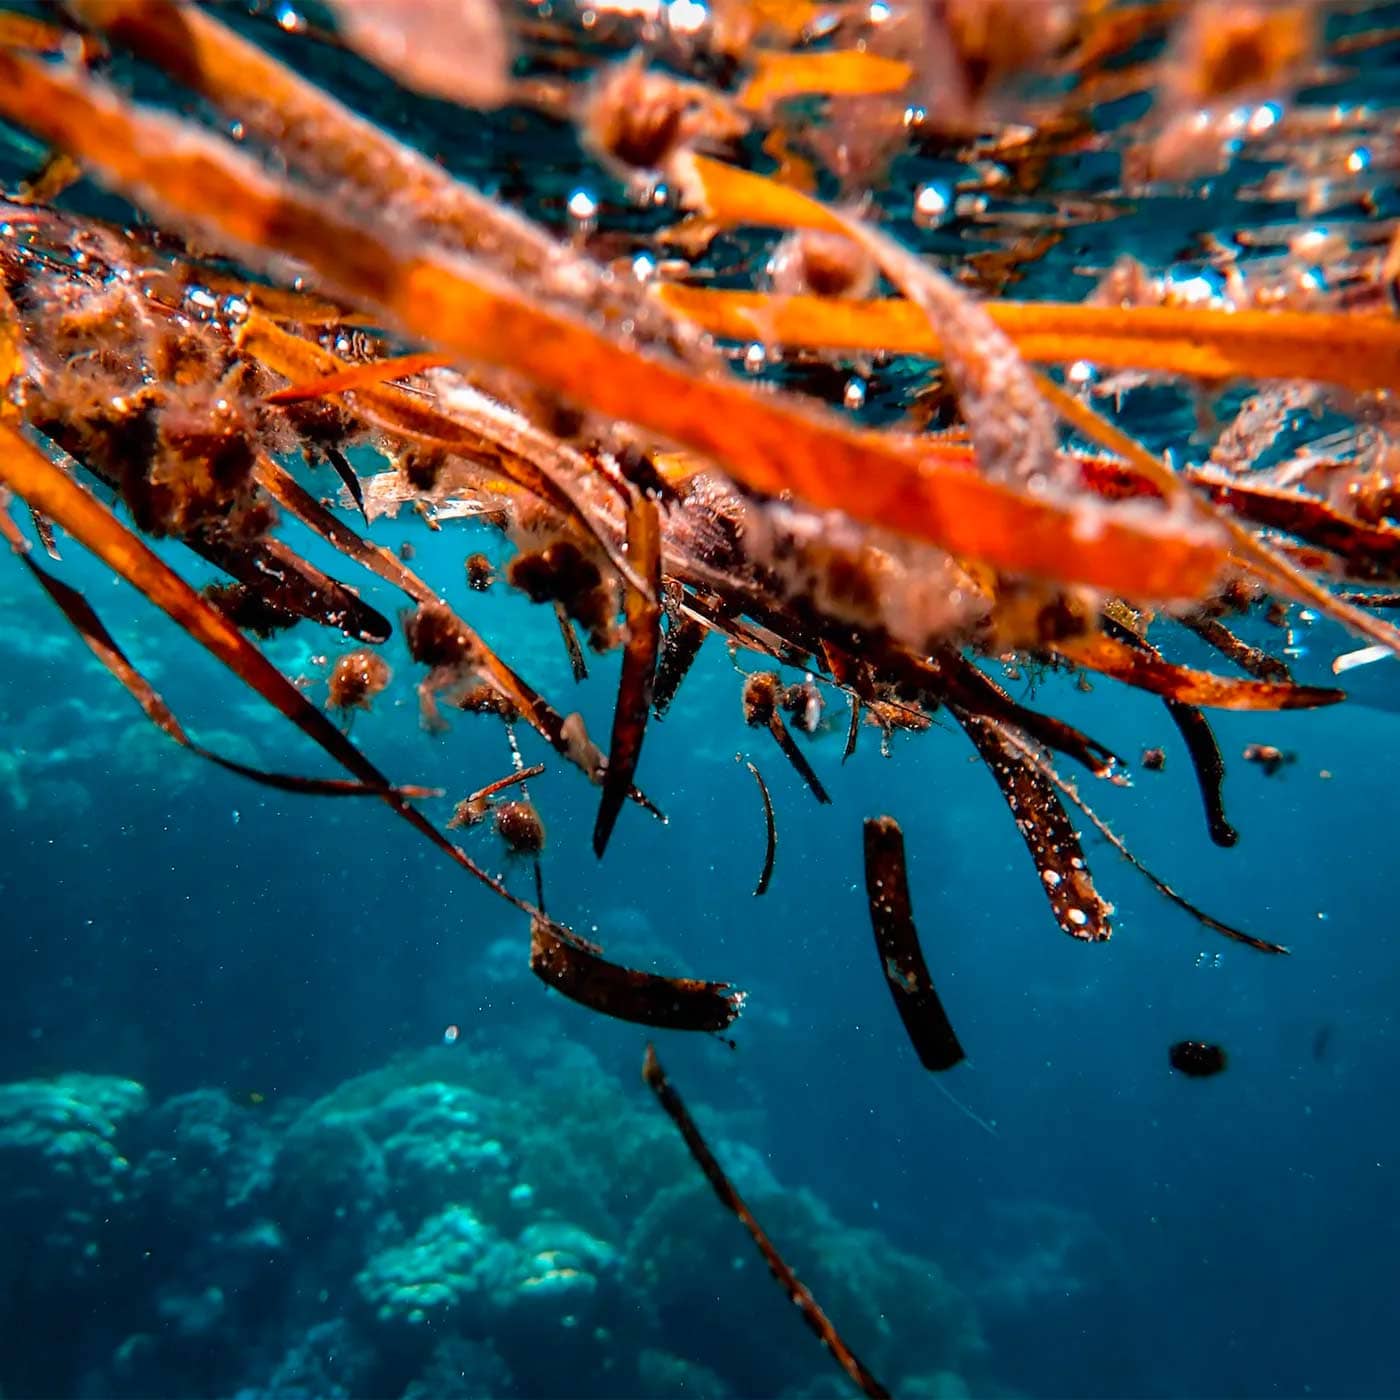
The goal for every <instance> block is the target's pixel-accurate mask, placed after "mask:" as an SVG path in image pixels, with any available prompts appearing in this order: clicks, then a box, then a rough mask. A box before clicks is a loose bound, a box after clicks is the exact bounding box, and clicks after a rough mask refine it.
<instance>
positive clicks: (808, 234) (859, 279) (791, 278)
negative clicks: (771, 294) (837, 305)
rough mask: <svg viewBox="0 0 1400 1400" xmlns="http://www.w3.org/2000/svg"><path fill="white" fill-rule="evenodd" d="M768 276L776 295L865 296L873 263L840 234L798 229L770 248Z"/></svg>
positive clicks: (872, 283) (872, 278)
mask: <svg viewBox="0 0 1400 1400" xmlns="http://www.w3.org/2000/svg"><path fill="white" fill-rule="evenodd" d="M768 277H769V280H770V281H771V282H772V284H773V290H774V291H775V292H777V293H778V294H779V295H780V296H798V295H802V294H804V293H811V294H812V295H814V296H820V297H853V298H854V297H867V296H869V295H870V293H871V292H872V291H873V290H874V287H875V264H874V263H873V262H872V261H871V259H870V255H869V254H868V253H866V252H865V251H864V249H862V248H860V247H859V246H858V245H857V244H855V243H853V242H852V241H851V240H850V239H849V238H847V237H845V236H844V235H843V234H839V233H826V232H823V231H821V230H819V229H799V230H797V231H796V232H793V233H790V234H788V235H787V236H786V237H785V238H784V239H783V240H782V242H780V243H779V244H778V246H777V247H776V248H775V249H774V250H773V255H772V257H771V258H770V259H769V261H768Z"/></svg>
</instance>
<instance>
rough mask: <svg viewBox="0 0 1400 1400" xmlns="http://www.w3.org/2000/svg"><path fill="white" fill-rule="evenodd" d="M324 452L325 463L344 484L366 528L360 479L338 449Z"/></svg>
mask: <svg viewBox="0 0 1400 1400" xmlns="http://www.w3.org/2000/svg"><path fill="white" fill-rule="evenodd" d="M324 451H325V454H326V461H328V462H329V463H330V464H331V466H332V467H334V468H335V474H336V475H337V476H338V477H339V478H340V479H341V481H343V482H344V483H345V489H346V490H347V491H348V492H349V493H350V497H351V499H352V500H353V501H354V502H355V506H356V508H357V509H358V510H359V512H360V519H361V520H363V521H364V522H365V525H366V527H368V525H369V516H368V514H367V513H366V512H365V492H364V488H363V487H362V486H361V485H360V478H359V477H358V476H356V474H355V468H354V467H352V466H351V465H350V463H349V461H348V460H347V459H346V456H345V454H344V453H343V452H342V451H341V450H340V448H338V447H327V448H325V449H324Z"/></svg>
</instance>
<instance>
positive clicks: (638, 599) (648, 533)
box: [593, 492, 661, 860]
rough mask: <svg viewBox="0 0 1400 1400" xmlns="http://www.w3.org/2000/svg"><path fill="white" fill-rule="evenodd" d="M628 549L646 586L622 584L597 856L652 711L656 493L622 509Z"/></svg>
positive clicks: (657, 625)
mask: <svg viewBox="0 0 1400 1400" xmlns="http://www.w3.org/2000/svg"><path fill="white" fill-rule="evenodd" d="M627 554H628V557H629V558H630V559H631V561H632V566H633V568H634V569H636V571H637V573H638V574H640V575H641V577H642V580H643V582H644V583H645V584H646V585H647V591H645V592H643V591H642V590H641V589H637V588H631V587H629V588H628V589H627V595H626V604H625V606H626V610H627V645H626V647H625V648H624V649H623V653H622V677H621V679H620V680H619V682H618V687H617V707H616V708H615V709H614V711H613V726H612V742H611V744H610V745H609V748H608V766H607V768H606V769H605V770H604V771H603V796H602V799H601V801H600V802H599V803H598V819H597V821H596V822H595V823H594V826H593V852H594V854H595V855H596V856H597V857H598V858H599V859H600V860H601V859H602V856H603V852H604V851H605V850H607V848H608V838H609V837H610V836H611V835H612V829H613V826H614V824H615V823H616V821H617V814H618V813H619V812H620V811H621V810H622V803H623V799H624V798H625V797H626V796H627V794H628V792H629V791H631V788H632V775H633V774H634V773H635V772H636V771H637V760H638V759H639V758H640V757H641V753H642V740H643V738H644V737H645V736H646V726H647V716H648V715H649V714H650V713H651V691H652V683H653V682H654V680H655V678H656V653H657V651H658V649H659V648H660V645H661V602H660V599H661V510H660V508H659V507H658V506H657V504H656V500H655V498H654V497H652V496H648V495H646V494H645V493H644V492H638V493H637V495H636V497H635V499H634V500H633V501H632V507H631V509H630V510H629V512H628V514H627Z"/></svg>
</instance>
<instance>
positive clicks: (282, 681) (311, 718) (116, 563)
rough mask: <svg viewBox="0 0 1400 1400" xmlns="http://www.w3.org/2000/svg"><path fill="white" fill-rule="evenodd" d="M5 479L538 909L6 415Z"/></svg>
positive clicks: (312, 735) (420, 824) (424, 828)
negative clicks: (432, 817)
mask: <svg viewBox="0 0 1400 1400" xmlns="http://www.w3.org/2000/svg"><path fill="white" fill-rule="evenodd" d="M0 483H4V484H5V485H8V486H9V487H10V488H11V489H12V490H13V491H14V493H15V494H16V495H17V496H19V497H20V498H21V499H22V500H24V502H25V503H26V504H27V505H29V506H30V507H31V508H32V509H37V510H39V511H42V512H43V514H45V515H47V516H49V517H50V518H51V519H52V520H53V521H55V522H56V523H57V524H59V525H61V526H62V527H63V528H64V529H65V530H67V531H68V533H69V534H70V535H72V536H73V538H74V539H76V540H77V541H78V542H79V543H80V544H82V545H84V546H86V547H87V548H88V549H90V550H91V551H92V552H93V553H94V554H95V555H96V556H97V557H98V558H99V559H101V560H102V562H103V563H104V564H106V565H107V567H108V568H110V569H111V570H112V571H113V572H114V573H116V574H118V575H120V576H121V577H122V578H124V579H125V580H126V581H127V582H128V583H130V584H131V585H132V587H134V588H135V589H137V590H138V592H140V593H141V594H142V595H144V596H145V597H146V598H147V599H149V600H150V601H151V602H152V603H154V604H155V605H156V607H158V608H159V609H160V610H161V611H162V612H164V613H165V614H166V615H167V616H168V617H170V618H171V619H172V620H173V621H174V622H176V623H178V624H179V626H180V627H182V628H183V629H184V630H185V631H186V632H187V633H189V635H190V636H191V637H192V638H193V639H194V640H195V641H196V642H198V643H199V644H200V645H201V646H202V647H204V648H205V650H207V651H209V652H210V653H211V654H212V655H213V656H215V657H216V658H217V659H218V660H219V661H221V662H222V663H223V664H224V665H225V666H227V667H228V668H229V670H231V671H232V672H233V673H234V675H236V676H237V677H238V678H239V680H241V681H242V682H243V683H244V684H245V685H247V686H248V687H250V688H251V689H252V690H255V691H256V692H257V693H258V694H259V695H261V696H262V698H263V699H264V700H266V701H267V702H268V704H270V705H271V706H272V707H273V708H274V709H275V710H277V712H278V713H279V714H281V715H283V716H284V717H285V718H286V719H289V720H290V721H291V722H292V723H293V724H295V725H296V726H297V728H298V729H300V730H301V731H302V733H304V734H305V735H306V736H307V737H308V738H309V739H311V740H313V741H314V742H315V743H317V744H319V745H320V747H321V748H323V749H324V750H325V751H326V752H327V753H328V754H329V755H330V756H331V757H332V758H334V759H335V760H336V762H337V763H339V764H340V765H341V766H342V767H343V768H345V769H347V770H348V771H349V772H350V773H352V774H354V776H355V777H356V778H358V779H359V780H360V781H361V782H363V783H364V784H366V785H367V786H370V787H374V788H377V789H382V793H381V794H380V795H382V796H383V798H384V800H385V801H386V802H388V804H389V805H390V806H391V807H392V808H393V809H394V811H395V812H397V813H398V814H399V816H401V817H402V818H403V819H404V820H405V821H406V822H408V824H409V825H410V826H412V827H414V828H415V829H416V830H417V831H418V832H419V833H420V834H421V835H423V836H425V837H426V838H427V839H428V840H429V841H431V842H432V843H433V844H434V845H435V846H437V847H438V849H439V850H441V851H442V852H443V853H444V854H445V855H447V856H448V857H449V858H450V859H452V860H454V861H455V862H456V863H457V864H458V865H460V866H461V867H462V868H463V869H464V870H466V871H467V872H468V873H469V874H471V875H472V876H473V878H475V879H477V880H480V881H481V883H482V884H484V885H486V886H487V887H488V888H489V889H491V890H493V891H495V893H496V894H498V895H499V896H500V897H501V898H502V899H504V900H506V901H507V902H508V903H510V904H513V905H515V907H516V908H518V909H521V910H523V911H524V912H526V913H529V914H533V913H534V912H535V911H534V909H533V908H532V907H531V906H530V905H529V904H527V903H526V902H525V901H524V900H522V899H520V898H518V897H517V896H516V895H513V894H512V893H511V892H510V891H509V890H508V889H506V887H505V886H504V885H503V884H501V882H500V881H499V880H497V879H495V878H494V877H492V876H491V875H488V874H487V873H486V871H484V870H483V869H482V868H481V867H480V866H479V865H477V864H476V862H475V861H473V860H472V859H471V857H470V856H468V855H467V853H466V852H465V851H463V850H462V849H461V848H460V847H458V846H455V845H453V844H452V842H451V841H449V840H448V839H447V838H446V837H445V836H444V835H443V834H442V833H441V832H440V831H438V829H437V828H436V827H435V826H434V825H433V824H432V823H431V822H430V821H428V819H427V818H426V817H425V816H423V814H422V813H421V812H418V811H416V810H415V809H414V808H412V807H410V806H409V805H408V804H407V802H405V801H404V799H403V798H402V797H400V796H399V794H398V791H397V789H395V788H394V787H393V786H392V785H391V784H390V783H389V780H388V779H387V778H385V776H384V775H383V774H382V773H381V772H380V771H379V770H378V769H377V768H376V767H375V766H374V764H372V763H371V762H370V761H369V760H368V759H367V758H365V756H364V755H363V754H362V753H361V752H360V751H359V749H357V748H356V747H355V746H354V744H352V743H351V742H350V741H349V739H347V738H346V737H345V735H344V734H342V733H341V732H340V730H339V729H337V728H336V727H335V725H334V724H332V723H331V722H330V720H328V719H327V718H326V717H325V715H323V714H322V713H321V712H320V711H319V710H318V709H316V707H315V706H314V705H312V704H311V703H310V701H308V700H307V698H306V697H305V696H304V695H303V694H302V693H301V692H300V691H299V690H298V689H297V688H296V687H295V686H294V685H292V684H291V682H290V681H288V680H287V678H286V677H285V676H284V675H283V674H282V673H281V672H280V671H279V670H277V668H276V667H275V666H273V665H272V664H271V663H270V662H269V661H268V660H267V658H266V657H265V656H264V655H263V654H262V652H260V651H259V650H258V649H257V648H256V647H255V646H254V645H253V644H252V643H251V642H250V641H249V640H248V639H247V638H246V637H245V636H244V635H243V634H242V633H241V632H240V631H239V630H238V629H237V628H236V627H235V626H234V625H233V623H232V622H230V621H229V620H228V618H226V617H225V616H224V615H223V614H222V613H221V612H219V610H218V609H217V608H215V607H213V606H211V605H210V604H209V603H208V602H206V601H205V599H203V598H201V597H200V596H199V594H198V593H196V592H195V591H194V589H192V588H191V587H190V586H189V585H188V584H187V583H186V582H185V581H184V580H183V579H182V578H180V577H179V575H178V574H176V573H175V572H174V570H172V569H171V568H170V567H169V566H168V565H167V564H166V563H165V562H164V561H163V560H162V559H160V557H159V556H158V555H156V554H154V553H153V552H152V551H151V550H150V549H149V548H147V546H146V545H145V544H143V543H142V541H141V540H140V539H138V538H137V536H136V535H134V534H133V533H132V532H131V531H130V530H128V529H127V528H126V526H125V525H123V524H122V523H121V521H119V520H118V519H117V517H116V516H115V515H113V514H112V512H111V511H110V510H109V509H108V508H107V507H106V506H104V505H103V504H102V503H101V502H99V501H98V500H97V499H96V498H95V497H94V496H93V495H91V494H90V493H89V492H88V491H85V490H84V489H83V488H82V487H81V486H79V485H78V483H77V482H76V481H73V480H72V479H71V478H70V477H68V476H67V475H66V474H65V473H64V472H62V471H60V470H59V468H58V467H56V466H54V464H53V463H52V462H50V461H49V460H48V459H47V458H46V457H45V456H44V455H43V453H41V452H40V451H39V450H38V449H37V448H36V447H34V446H33V445H32V444H31V443H29V442H28V441H27V440H26V439H25V438H23V437H22V436H20V434H19V433H17V432H16V431H15V430H14V429H13V428H11V427H10V426H9V425H7V424H3V423H0Z"/></svg>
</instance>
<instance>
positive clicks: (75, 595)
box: [0, 503, 441, 799]
mask: <svg viewBox="0 0 1400 1400" xmlns="http://www.w3.org/2000/svg"><path fill="white" fill-rule="evenodd" d="M0 535H3V536H4V538H5V539H6V540H7V541H8V542H9V544H10V546H11V548H12V549H13V550H14V551H15V553H16V554H17V555H19V557H20V559H21V560H22V562H23V563H24V564H25V565H26V566H27V567H28V569H29V572H30V574H31V575H32V576H33V577H34V579H35V580H36V581H37V582H38V584H39V586H40V587H41V588H42V589H43V590H44V592H45V593H46V594H48V596H49V599H50V600H51V601H52V602H53V603H54V605H55V606H56V607H57V608H58V610H59V611H60V612H61V613H62V614H63V616H64V617H65V618H66V619H67V620H68V622H69V623H70V624H71V625H72V627H73V630H74V631H75V632H77V633H78V635H79V636H80V637H81V638H82V639H83V641H84V642H85V643H86V644H87V647H88V649H89V650H90V651H91V652H92V653H93V655H94V656H96V657H97V659H98V660H99V661H100V662H101V663H102V664H103V665H104V666H105V667H106V668H107V669H108V671H110V672H111V673H112V675H113V676H115V677H116V679H117V680H118V681H120V682H121V684H122V685H123V686H124V687H125V688H126V690H127V692H128V693H129V694H130V695H131V697H132V699H133V700H135V701H136V703H137V704H138V705H140V707H141V709H142V711H143V712H144V713H145V715H146V718H147V719H149V720H150V721H151V723H152V724H154V725H155V726H156V728H157V729H159V730H160V731H161V732H162V733H163V734H166V735H168V736H169V737H170V738H171V739H173V740H174V741H175V742H176V743H177V744H179V745H180V747H181V748H184V749H188V750H189V751H190V752H191V753H192V754H195V755H196V756H197V757H199V758H202V759H205V760H207V761H208V762H210V763H213V764H215V765H217V766H218V767H220V768H224V769H226V770H227V771H228V772H230V773H237V774H238V775H239V776H240V777H244V778H250V779H252V781H253V782H255V783H261V784H262V785H263V786H264V787H270V788H276V789H278V790H279V791H281V792H295V793H301V794H303V795H306V796H309V797H385V796H387V795H389V794H393V795H395V796H397V797H400V798H404V799H407V798H418V797H438V796H440V795H441V793H440V790H439V789H437V788H424V787H397V788H391V787H389V786H387V785H386V784H383V783H364V782H357V781H355V780H354V779H351V778H304V777H300V776H298V775H295V774H288V773H274V772H269V771H268V770H267V769H263V768H253V767H250V766H249V765H248V764H246V763H239V762H237V761H236V760H235V759H231V758H225V757H224V756H223V755H222V754H218V753H215V752H214V751H213V750H212V749H207V748H205V747H204V745H203V744H199V743H196V742H195V741H194V740H193V739H191V738H190V736H189V734H188V733H187V732H186V730H185V727H184V726H183V725H182V724H181V723H180V721H179V720H178V719H177V718H176V717H175V712H174V711H173V710H172V709H171V708H170V707H169V705H167V704H166V703H165V701H164V700H163V699H162V698H161V696H160V693H159V692H158V691H157V690H156V688H155V687H154V686H153V685H152V684H151V683H150V681H148V680H147V679H146V678H145V676H143V675H142V674H141V672H140V671H138V670H137V669H136V667H135V666H133V665H132V664H131V661H130V659H129V658H128V657H127V655H126V653H125V652H123V651H122V649H121V647H120V646H119V645H118V644H117V642H116V639H115V638H114V637H113V636H112V634H111V633H110V632H109V631H108V630H107V627H106V625H105V624H104V623H103V621H102V619H101V618H100V617H98V615H97V613H96V612H95V611H94V609H93V607H92V604H90V603H89V602H88V600H87V599H86V598H85V597H84V596H83V595H82V594H81V593H80V592H79V591H78V590H77V589H76V588H73V587H71V586H70V585H69V584H67V583H65V582H64V581H63V580H62V579H60V578H56V577H55V576H54V575H53V574H51V573H49V571H48V570H47V569H44V568H42V567H41V566H40V565H38V564H36V563H35V562H34V560H33V558H31V556H30V553H29V543H28V541H27V540H25V538H24V537H23V536H22V535H21V534H20V532H19V530H18V529H17V528H16V527H15V523H14V521H13V520H12V519H11V518H10V515H9V513H8V511H7V510H6V509H4V506H3V503H0Z"/></svg>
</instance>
